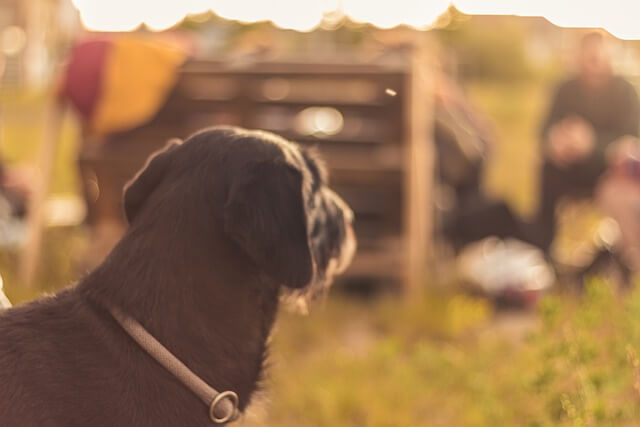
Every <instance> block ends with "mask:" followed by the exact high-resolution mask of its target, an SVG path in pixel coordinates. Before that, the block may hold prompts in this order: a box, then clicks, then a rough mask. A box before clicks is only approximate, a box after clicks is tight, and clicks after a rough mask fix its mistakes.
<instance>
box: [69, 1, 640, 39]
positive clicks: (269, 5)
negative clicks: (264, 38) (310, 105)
mask: <svg viewBox="0 0 640 427" xmlns="http://www.w3.org/2000/svg"><path fill="white" fill-rule="evenodd" d="M72 1H73V4H74V5H75V6H76V7H77V9H78V10H79V12H80V17H81V19H82V22H83V24H84V26H85V27H86V28H88V29H90V30H96V31H130V30H133V29H135V28H137V27H139V26H140V25H143V24H144V25H146V26H147V27H149V28H150V29H152V30H158V31H160V30H164V29H167V28H170V27H172V26H174V25H176V24H177V23H179V22H180V21H181V20H182V19H184V18H185V17H186V16H187V15H191V14H199V13H203V12H206V11H209V10H210V11H213V12H214V13H215V14H217V15H219V16H221V17H223V18H225V19H230V20H235V21H240V22H246V23H249V22H260V21H271V22H273V24H274V25H276V26H278V27H281V28H285V29H293V30H297V31H311V30H313V29H315V28H317V27H318V26H320V25H321V24H322V23H323V21H324V20H325V19H326V17H328V16H333V17H334V18H335V16H336V15H337V16H341V15H343V16H346V17H348V18H349V19H351V20H353V21H356V22H363V23H370V24H372V25H374V26H376V27H380V28H392V27H395V26H398V25H408V26H410V27H414V28H416V29H428V28H430V27H431V26H432V25H433V23H434V22H435V21H436V19H437V18H438V17H439V16H440V15H441V14H442V13H444V12H445V11H446V10H447V8H448V7H449V6H451V5H453V6H455V7H456V8H458V9H459V10H460V11H462V12H463V13H466V14H470V15H519V16H541V17H544V18H546V19H548V20H549V21H550V22H552V23H554V24H556V25H558V26H562V27H585V28H604V29H606V30H607V31H609V32H610V33H611V34H613V35H615V36H616V37H619V38H622V39H640V25H638V23H637V19H636V17H637V16H639V15H640V2H638V1H637V0H608V1H606V2H605V1H602V0H536V1H531V0H453V1H450V0H394V1H384V2H383V1H371V0H306V1H305V0H270V1H264V0H232V1H229V0H180V1H166V0H160V1H158V0H110V1H104V0H72Z"/></svg>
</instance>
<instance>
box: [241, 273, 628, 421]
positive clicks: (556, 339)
mask: <svg viewBox="0 0 640 427" xmlns="http://www.w3.org/2000/svg"><path fill="white" fill-rule="evenodd" d="M461 307H462V308H461ZM540 317H541V322H540V324H539V326H537V327H535V328H534V329H533V330H532V332H530V333H529V334H527V335H526V336H525V338H524V340H523V341H514V340H511V339H509V338H508V337H506V336H505V335H504V334H502V333H500V332H498V331H496V330H495V328H493V327H492V326H491V325H492V323H491V321H490V319H491V315H490V310H489V308H488V306H487V305H486V303H485V302H483V301H481V300H475V299H470V298H468V297H463V296H460V295H457V296H456V295H449V296H447V295H441V294H436V295H430V296H429V297H428V298H426V299H425V300H423V301H420V302H419V303H416V304H414V305H413V306H410V307H407V306H406V305H404V304H403V303H402V302H401V301H397V300H386V299H384V300H381V301H378V302H375V303H373V304H362V303H357V302H353V301H345V300H343V299H340V298H337V299H334V300H330V302H329V304H328V306H326V307H324V308H320V309H318V310H316V311H315V312H313V313H312V314H311V315H310V316H309V317H306V318H299V317H297V316H296V317H293V315H289V314H285V315H282V316H281V317H280V319H279V322H278V327H277V331H276V333H275V337H274V342H273V351H272V353H273V354H272V357H271V360H272V366H271V368H270V379H269V381H268V386H267V390H268V392H267V396H268V397H267V398H266V399H264V400H263V402H262V403H261V404H260V403H259V404H258V408H257V409H255V408H254V411H255V412H256V414H250V415H248V416H247V417H246V420H245V425H248V426H254V425H255V426H258V425H281V426H309V427H311V426H326V425H339V426H354V427H355V426H371V427H383V426H399V425H403V426H439V425H441V426H496V425H504V426H507V425H518V426H532V427H533V426H556V425H559V426H589V425H619V426H632V425H637V420H638V419H639V418H638V417H639V416H640V405H639V404H640V386H639V384H640V347H639V346H638V342H640V341H639V339H640V322H638V320H637V319H638V318H640V291H638V290H634V291H633V292H632V293H631V294H630V295H625V296H624V297H620V296H617V295H616V294H615V293H614V292H613V291H612V287H611V286H609V285H608V284H607V283H606V282H602V281H597V280H594V281H592V282H591V283H590V284H589V286H588V291H587V292H586V294H585V295H584V297H583V298H582V300H581V301H579V302H576V301H575V300H574V299H572V298H567V297H566V296H565V297H563V296H551V297H548V298H547V299H545V300H544V301H543V303H542V304H541V307H540ZM454 324H455V325H457V326H456V327H453V325H454Z"/></svg>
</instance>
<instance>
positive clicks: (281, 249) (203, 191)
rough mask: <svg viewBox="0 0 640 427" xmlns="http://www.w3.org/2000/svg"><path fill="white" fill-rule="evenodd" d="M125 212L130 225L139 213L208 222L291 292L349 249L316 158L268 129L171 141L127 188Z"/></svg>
mask: <svg viewBox="0 0 640 427" xmlns="http://www.w3.org/2000/svg"><path fill="white" fill-rule="evenodd" d="M124 209H125V214H126V217H127V220H128V221H129V223H130V224H131V226H132V228H135V226H136V225H137V223H138V221H139V217H141V216H143V215H146V216H150V215H154V216H158V215H162V214H163V213H167V212H173V215H169V216H170V217H171V218H179V219H176V220H175V221H177V222H179V223H197V222H199V221H201V218H202V217H203V216H204V217H206V218H208V221H207V222H208V227H211V226H212V224H213V227H214V228H215V230H216V231H217V232H218V233H220V232H222V233H223V235H224V236H225V237H226V238H225V240H226V241H227V242H228V243H229V244H230V245H233V246H235V247H237V248H238V249H239V250H240V251H241V253H243V254H244V256H246V258H247V260H249V261H250V262H251V263H252V264H253V265H254V266H255V267H256V268H257V269H258V270H259V271H260V272H263V273H265V274H266V275H267V276H269V277H270V278H272V279H273V280H274V281H276V282H277V283H279V284H282V285H285V286H287V287H289V288H293V289H303V288H304V289H308V287H309V286H310V285H313V284H322V285H324V284H327V283H329V282H330V280H331V278H332V277H333V276H334V275H335V274H337V273H340V272H341V271H342V270H344V269H345V268H346V267H347V266H348V264H349V262H350V260H351V257H352V255H353V253H354V250H355V237H354V233H353V229H352V222H353V213H352V212H351V210H350V209H349V207H348V206H347V205H346V203H345V202H344V201H343V200H342V199H341V198H340V197H339V196H338V195H337V194H335V193H334V192H333V191H332V190H331V189H330V188H329V187H328V183H327V174H326V172H325V169H324V167H323V165H322V163H321V161H320V160H319V159H318V157H317V155H316V154H315V153H313V152H312V151H309V150H305V149H302V148H300V147H298V145H296V144H294V143H292V142H290V141H287V140H285V139H284V138H281V137H279V136H277V135H274V134H271V133H268V132H261V131H247V130H244V129H239V128H232V127H216V128H211V129H206V130H203V131H201V132H199V133H197V134H195V135H193V136H191V137H190V138H188V139H187V140H186V141H184V142H181V141H178V140H175V141H172V142H170V143H169V144H168V145H167V147H165V148H164V149H163V150H161V151H159V152H157V153H156V154H155V155H154V156H152V157H151V158H150V159H149V161H148V162H147V165H146V166H145V167H144V168H143V169H142V171H141V172H140V173H139V174H138V175H137V176H136V177H135V178H134V179H133V180H132V181H131V182H130V183H129V184H128V185H127V187H126V189H125V194H124ZM176 212H178V213H176ZM142 222H145V223H148V222H149V221H140V223H142ZM177 225H179V224H177ZM208 227H207V228H208ZM202 233H206V230H202ZM218 235H219V234H218Z"/></svg>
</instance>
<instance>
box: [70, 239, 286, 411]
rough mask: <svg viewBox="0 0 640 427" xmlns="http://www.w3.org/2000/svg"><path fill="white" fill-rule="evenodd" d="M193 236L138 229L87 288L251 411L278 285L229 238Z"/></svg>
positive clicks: (90, 278)
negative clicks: (136, 321) (212, 239)
mask: <svg viewBox="0 0 640 427" xmlns="http://www.w3.org/2000/svg"><path fill="white" fill-rule="evenodd" d="M189 234H190V238H188V239H187V238H185V236H184V235H183V236H181V238H172V236H171V235H156V234H153V233H142V232H140V231H139V230H137V229H135V228H133V229H131V230H130V231H129V232H128V233H127V234H126V235H125V237H124V238H123V239H122V240H121V242H120V243H119V244H118V245H117V246H116V248H115V249H114V250H113V251H112V253H111V254H110V255H109V257H108V258H107V260H106V261H105V262H104V263H103V264H102V265H101V266H100V267H98V268H97V269H96V270H95V271H94V272H92V273H91V274H90V275H89V276H88V277H87V278H86V279H85V280H84V281H83V283H82V284H81V285H80V287H79V289H80V290H81V291H82V292H83V293H84V294H85V295H86V296H88V297H89V298H91V299H93V300H94V301H96V302H97V303H98V304H103V305H115V306H117V307H119V308H120V309H122V310H123V311H125V312H126V313H128V314H129V315H130V316H132V317H134V318H135V319H137V320H138V321H139V322H140V323H141V324H142V325H143V326H144V327H145V328H146V329H147V330H148V331H149V332H150V333H151V334H152V335H154V336H155V338H156V339H158V340H159V341H160V342H161V343H162V344H163V345H164V346H165V347H167V348H168V349H169V350H170V351H171V352H173V353H174V354H175V355H176V356H177V357H178V358H179V359H181V360H182V361H183V362H184V363H185V364H186V365H187V366H188V367H189V368H191V369H192V370H193V371H194V372H195V373H196V374H197V375H199V376H201V377H202V379H203V380H205V381H206V382H208V383H209V384H210V385H211V386H213V387H214V388H216V389H218V390H233V391H235V392H236V393H237V394H238V396H239V397H240V409H243V408H244V407H245V406H246V404H247V403H248V401H249V399H250V396H251V394H252V392H253V391H254V390H255V389H256V387H257V383H258V382H259V380H260V374H261V371H262V366H263V361H264V357H265V349H266V341H267V338H268V336H269V333H270V330H271V327H272V325H273V321H274V318H275V314H276V311H277V305H278V287H277V286H276V285H275V284H274V283H273V282H272V281H270V280H269V279H267V278H265V277H263V276H262V275H261V274H260V273H259V272H257V271H255V269H253V268H251V267H250V263H249V266H248V265H247V262H246V261H247V259H246V257H244V255H242V254H239V253H238V252H237V251H238V249H236V248H235V247H234V246H233V245H232V244H231V243H230V242H229V241H228V240H227V239H226V238H225V237H224V236H223V235H220V236H219V238H218V239H214V241H204V239H203V237H202V236H201V235H200V236H198V235H197V233H196V234H193V233H189ZM142 236H144V238H143V237H142ZM150 236H151V237H150ZM174 237H175V236H174ZM159 369H162V368H159Z"/></svg>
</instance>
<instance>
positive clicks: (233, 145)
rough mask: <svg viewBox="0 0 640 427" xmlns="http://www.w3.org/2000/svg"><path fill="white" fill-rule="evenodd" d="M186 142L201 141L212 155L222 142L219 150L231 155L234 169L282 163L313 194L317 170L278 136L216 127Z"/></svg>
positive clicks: (299, 151)
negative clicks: (262, 162) (258, 163)
mask: <svg viewBox="0 0 640 427" xmlns="http://www.w3.org/2000/svg"><path fill="white" fill-rule="evenodd" d="M189 139H190V140H200V141H201V142H205V145H206V146H207V147H208V148H207V149H214V152H218V151H217V150H218V148H216V147H218V146H219V145H218V144H217V143H216V142H223V145H222V146H219V147H225V148H224V149H223V152H225V153H226V154H225V156H229V155H231V156H232V157H231V158H232V159H233V162H234V163H236V165H237V166H239V165H242V164H247V163H249V162H260V161H269V160H278V161H284V162H286V163H287V164H289V165H291V166H292V167H294V168H296V169H297V170H299V171H300V173H301V174H302V177H303V188H304V189H305V193H307V192H308V191H313V190H314V189H315V187H316V181H317V179H316V177H315V175H317V174H316V173H314V171H313V168H314V167H315V168H317V165H316V164H315V161H312V160H310V159H307V156H306V155H305V154H303V152H302V149H301V148H300V147H299V146H298V145H297V144H296V143H294V142H292V141H289V140H287V139H285V138H283V137H281V136H279V135H276V134H273V133H271V132H267V131H262V130H247V129H242V128H238V127H233V126H216V127H212V128H208V129H204V130H202V131H200V132H198V133H196V134H194V135H193V136H192V137H190V138H189ZM194 142H195V141H194ZM312 157H313V156H312ZM312 162H313V163H312ZM320 181H321V180H320ZM307 194H308V193H307Z"/></svg>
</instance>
